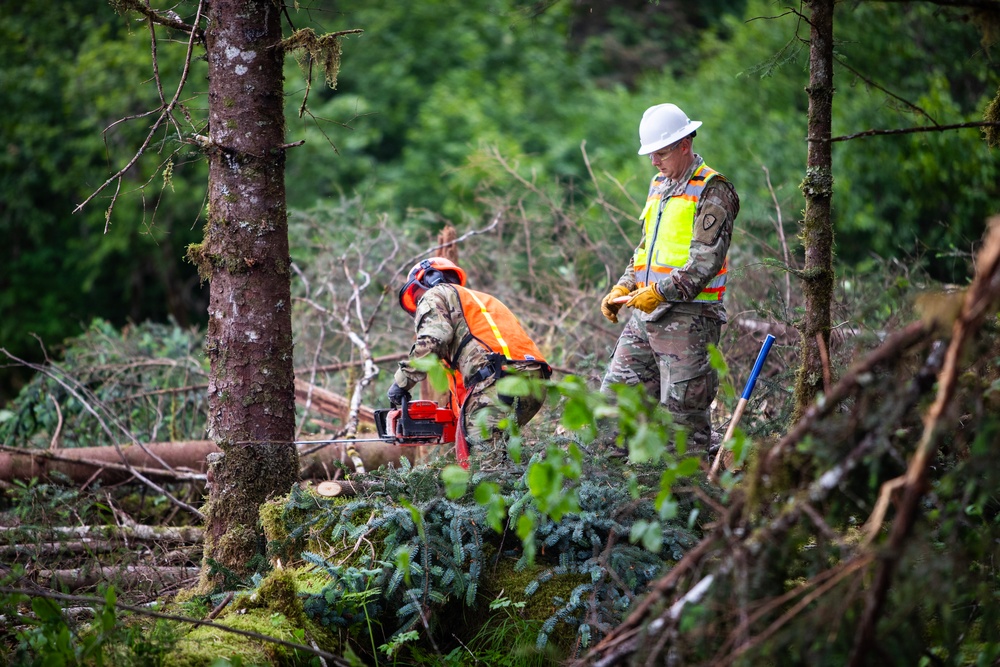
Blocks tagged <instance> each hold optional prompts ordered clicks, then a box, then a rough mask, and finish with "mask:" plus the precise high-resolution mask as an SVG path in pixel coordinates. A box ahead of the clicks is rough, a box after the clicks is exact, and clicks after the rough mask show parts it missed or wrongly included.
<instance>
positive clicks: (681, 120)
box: [639, 104, 701, 155]
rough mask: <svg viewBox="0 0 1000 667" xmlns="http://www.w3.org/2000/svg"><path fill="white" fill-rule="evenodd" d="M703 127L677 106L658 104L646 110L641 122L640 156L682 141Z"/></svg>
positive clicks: (698, 121)
mask: <svg viewBox="0 0 1000 667" xmlns="http://www.w3.org/2000/svg"><path fill="white" fill-rule="evenodd" d="M699 127H701V121H700V120H691V119H690V118H688V117H687V114H686V113H684V112H683V111H681V110H680V107H678V106H677V105H676V104H657V105H655V106H651V107H649V108H648V109H646V113H644V114H642V120H641V121H640V122H639V155H649V154H650V153H653V152H655V151H658V150H660V149H661V148H663V147H664V146H669V145H670V144H672V143H674V142H675V141H680V140H681V139H683V138H684V137H686V136H687V135H689V134H691V133H692V132H694V131H695V130H697V129H698V128H699Z"/></svg>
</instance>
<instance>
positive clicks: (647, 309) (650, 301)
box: [625, 283, 666, 313]
mask: <svg viewBox="0 0 1000 667" xmlns="http://www.w3.org/2000/svg"><path fill="white" fill-rule="evenodd" d="M665 301H666V299H664V298H663V297H662V296H660V292H659V290H657V289H656V284H655V283H653V284H651V285H646V286H645V287H643V288H642V289H641V290H639V291H638V292H633V293H632V298H631V299H629V300H628V302H627V303H626V304H625V305H626V306H627V307H629V308H636V309H638V310H641V311H642V312H644V313H651V312H653V311H654V310H656V307H657V306H659V305H660V304H661V303H663V302H665Z"/></svg>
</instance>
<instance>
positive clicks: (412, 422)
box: [375, 396, 455, 447]
mask: <svg viewBox="0 0 1000 667" xmlns="http://www.w3.org/2000/svg"><path fill="white" fill-rule="evenodd" d="M375 428H376V429H377V430H378V437H379V438H380V439H381V440H384V441H385V442H390V443H392V444H395V445H401V446H404V447H405V446H417V445H437V444H441V443H445V442H455V415H454V414H452V412H451V410H449V409H448V408H442V407H440V406H439V405H438V404H437V403H435V402H434V401H411V400H409V399H408V398H406V397H405V396H404V397H403V402H402V404H401V405H400V406H399V407H398V408H390V409H388V410H375Z"/></svg>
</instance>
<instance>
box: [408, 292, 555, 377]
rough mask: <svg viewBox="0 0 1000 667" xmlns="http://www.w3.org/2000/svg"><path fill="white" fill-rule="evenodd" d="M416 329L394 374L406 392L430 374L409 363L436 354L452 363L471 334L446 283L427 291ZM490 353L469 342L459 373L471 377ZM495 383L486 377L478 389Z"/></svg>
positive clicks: (523, 365) (521, 365)
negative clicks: (467, 335)
mask: <svg viewBox="0 0 1000 667" xmlns="http://www.w3.org/2000/svg"><path fill="white" fill-rule="evenodd" d="M413 327H414V331H415V333H416V341H415V342H414V343H413V346H412V347H411V348H410V354H409V358H408V359H407V360H406V361H401V362H399V368H398V369H397V370H396V373H395V375H393V381H394V382H395V383H396V384H397V385H399V386H400V387H402V388H403V389H411V388H412V387H414V386H415V385H417V384H418V383H419V382H420V381H421V380H423V379H424V377H425V376H426V375H427V374H426V373H425V372H424V371H421V370H417V369H415V368H413V367H412V366H410V361H412V360H413V359H419V358H421V357H426V356H427V355H429V354H435V355H437V357H438V358H439V359H444V360H445V361H449V362H450V361H451V360H452V358H453V357H454V356H455V353H456V352H458V348H459V346H460V345H461V344H462V341H463V340H464V339H465V336H466V334H468V333H469V325H468V323H467V322H466V321H465V315H464V314H463V312H462V301H461V299H460V298H459V296H458V292H457V291H456V290H454V289H451V288H450V287H449V286H448V285H445V284H442V285H436V286H434V287H432V288H431V289H429V290H427V291H426V292H424V295H423V296H422V297H420V301H419V302H417V310H416V312H415V313H414V315H413ZM487 354H489V350H487V349H486V348H484V347H483V346H482V345H480V344H479V343H477V342H475V341H470V342H469V343H468V344H467V345H466V346H465V347H464V348H462V352H461V354H460V355H459V357H458V359H456V360H455V362H456V364H455V367H456V369H457V370H458V373H459V374H460V375H461V376H462V377H463V378H467V377H471V376H472V375H474V374H475V373H476V372H477V371H479V369H481V368H482V367H483V366H485V365H486V364H487ZM513 366H514V368H516V369H517V370H521V371H531V370H537V369H539V368H541V365H540V364H538V363H537V362H533V361H517V362H514V364H513ZM493 382H494V379H493V378H487V379H486V380H483V381H482V382H481V383H480V384H479V388H485V387H487V386H490V385H491V384H492V383H493Z"/></svg>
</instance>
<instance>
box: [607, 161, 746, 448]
mask: <svg viewBox="0 0 1000 667" xmlns="http://www.w3.org/2000/svg"><path fill="white" fill-rule="evenodd" d="M703 163H704V160H703V159H702V158H701V156H699V155H697V154H695V155H694V160H693V161H692V163H691V166H690V167H689V168H688V171H687V172H686V174H685V175H684V176H683V177H682V178H680V179H678V180H677V181H671V180H670V179H667V178H666V177H664V176H662V175H660V176H657V178H656V179H654V181H653V184H652V185H651V187H650V194H654V193H655V192H657V191H658V192H660V193H661V194H662V199H661V200H660V206H661V210H662V207H663V205H665V204H666V202H667V200H668V199H669V198H670V197H673V196H676V195H679V194H683V193H684V189H685V187H686V185H687V182H688V180H690V178H691V175H692V174H693V173H694V172H695V170H697V169H698V168H699V167H700V166H701V165H702V164H703ZM739 210H740V200H739V197H738V196H737V194H736V189H735V188H734V187H733V185H732V184H731V183H729V182H728V181H726V180H724V179H723V178H718V177H716V178H713V179H711V180H710V181H709V182H708V184H707V185H706V187H705V190H704V192H703V193H702V195H701V197H700V198H699V200H698V208H697V210H696V212H695V220H694V238H693V239H692V242H691V250H690V254H689V256H688V261H687V263H686V264H685V265H684V266H683V267H682V268H681V269H677V270H674V271H673V272H671V273H670V274H669V275H668V276H667V277H666V278H665V279H663V280H660V281H659V282H657V284H656V287H657V289H658V290H659V292H660V294H661V295H663V297H664V298H665V299H666V302H665V303H663V304H660V305H659V306H657V307H656V309H655V310H653V312H651V313H644V312H642V311H639V310H635V311H634V312H633V313H632V317H631V318H630V319H629V322H628V324H627V325H626V326H625V329H624V330H623V331H622V334H621V336H620V337H619V339H618V343H617V345H616V346H615V350H614V352H613V353H612V356H611V363H610V365H609V366H608V370H607V372H606V373H605V375H604V380H603V382H602V383H601V392H602V393H604V394H605V395H608V396H614V391H612V389H611V385H613V384H628V385H635V384H640V383H641V384H643V385H645V386H646V388H647V390H648V391H649V392H650V393H652V394H654V395H657V396H659V399H660V402H661V403H662V404H663V405H665V406H666V407H667V409H668V410H670V413H671V415H672V416H673V418H674V422H675V423H676V424H678V425H681V426H684V427H686V428H687V430H688V434H689V435H688V451H690V452H692V453H694V452H707V451H708V447H709V445H710V444H711V431H712V429H711V416H710V414H709V407H710V406H711V404H712V401H713V400H714V399H715V393H716V391H718V388H719V377H718V373H717V372H716V371H715V370H713V369H712V367H711V366H710V365H709V361H708V345H709V343H711V344H713V345H718V344H719V335H720V332H721V330H722V325H723V324H724V323H725V322H726V308H725V306H724V305H723V302H722V301H715V302H711V301H706V302H699V301H694V298H695V297H696V296H697V295H698V294H699V293H700V292H701V291H702V289H703V288H704V287H705V286H706V285H707V284H708V283H709V282H710V281H711V280H712V279H713V278H714V277H715V276H716V274H717V273H718V272H719V270H720V269H721V268H722V266H723V263H724V262H725V260H726V254H727V253H728V252H729V244H730V241H731V240H732V236H733V223H734V221H735V220H736V216H737V214H738V213H739ZM645 243H646V239H645V238H643V239H642V240H641V241H640V242H639V246H638V247H637V248H636V250H637V251H638V250H639V249H641V248H644V247H645ZM633 259H634V255H633ZM618 284H619V285H623V286H624V287H626V288H627V289H629V290H630V291H631V290H634V289H635V287H636V278H635V269H634V266H633V262H629V265H628V268H627V269H626V270H625V273H624V274H623V275H622V277H621V278H619V279H618Z"/></svg>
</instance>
